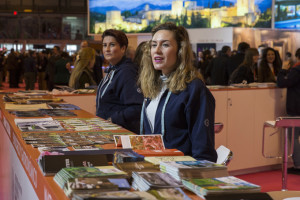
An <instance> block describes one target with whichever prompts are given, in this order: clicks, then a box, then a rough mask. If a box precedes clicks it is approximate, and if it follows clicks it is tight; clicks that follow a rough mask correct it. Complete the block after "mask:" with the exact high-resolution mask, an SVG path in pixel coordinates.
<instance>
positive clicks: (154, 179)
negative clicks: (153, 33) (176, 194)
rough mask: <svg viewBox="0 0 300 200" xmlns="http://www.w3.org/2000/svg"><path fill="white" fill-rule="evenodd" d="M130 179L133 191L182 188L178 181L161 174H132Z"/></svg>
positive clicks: (168, 175)
mask: <svg viewBox="0 0 300 200" xmlns="http://www.w3.org/2000/svg"><path fill="white" fill-rule="evenodd" d="M132 178H133V182H132V187H133V189H135V190H139V191H147V190H150V189H163V188H177V187H182V186H183V185H182V183H181V182H180V181H177V180H175V179H174V178H173V177H172V176H170V174H167V173H162V172H133V173H132Z"/></svg>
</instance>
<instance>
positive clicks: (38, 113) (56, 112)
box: [10, 109, 77, 117]
mask: <svg viewBox="0 0 300 200" xmlns="http://www.w3.org/2000/svg"><path fill="white" fill-rule="evenodd" d="M10 113H11V114H13V115H15V116H16V117H45V116H46V115H48V116H51V117H61V116H63V117H70V116H77V115H76V114H75V113H73V112H71V111H69V110H64V109H39V110H35V111H10Z"/></svg>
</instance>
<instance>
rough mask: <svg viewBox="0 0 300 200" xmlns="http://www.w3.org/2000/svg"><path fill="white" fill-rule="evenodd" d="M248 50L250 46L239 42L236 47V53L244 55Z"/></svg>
mask: <svg viewBox="0 0 300 200" xmlns="http://www.w3.org/2000/svg"><path fill="white" fill-rule="evenodd" d="M249 48H250V45H249V44H248V43H247V42H240V43H239V45H238V51H239V52H242V53H245V52H246V50H247V49H249Z"/></svg>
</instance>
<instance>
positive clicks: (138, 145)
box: [114, 135, 165, 150]
mask: <svg viewBox="0 0 300 200" xmlns="http://www.w3.org/2000/svg"><path fill="white" fill-rule="evenodd" d="M114 138H115V144H116V146H122V147H123V148H131V149H133V150H164V149H165V146H164V143H163V139H162V135H114Z"/></svg>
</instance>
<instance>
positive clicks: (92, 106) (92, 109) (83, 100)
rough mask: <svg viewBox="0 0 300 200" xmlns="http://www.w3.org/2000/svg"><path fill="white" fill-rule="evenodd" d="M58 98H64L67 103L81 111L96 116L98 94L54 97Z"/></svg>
mask: <svg viewBox="0 0 300 200" xmlns="http://www.w3.org/2000/svg"><path fill="white" fill-rule="evenodd" d="M53 96H55V97H58V98H62V99H63V100H64V101H65V102H68V103H70V104H74V105H76V106H78V107H80V108H81V109H83V110H85V111H87V112H89V113H91V114H93V115H96V100H95V99H96V94H95V93H92V94H64V95H62V94H60V95H53Z"/></svg>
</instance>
